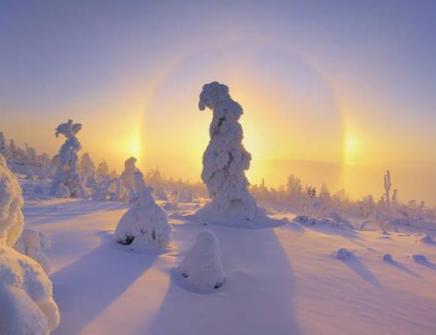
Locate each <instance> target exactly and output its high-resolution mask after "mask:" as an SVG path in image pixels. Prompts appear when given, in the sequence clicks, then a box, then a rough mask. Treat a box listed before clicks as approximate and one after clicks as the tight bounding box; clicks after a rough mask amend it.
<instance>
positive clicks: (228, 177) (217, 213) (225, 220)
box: [197, 82, 267, 226]
mask: <svg viewBox="0 0 436 335" xmlns="http://www.w3.org/2000/svg"><path fill="white" fill-rule="evenodd" d="M206 107H207V108H209V109H211V110H212V112H213V118H212V123H211V125H210V129H209V134H210V142H209V145H208V147H207V149H206V151H205V153H204V155H203V171H202V174H201V178H202V180H203V182H204V183H205V184H206V186H207V189H208V191H209V195H210V197H211V201H210V202H209V203H208V204H206V205H205V206H204V207H203V208H201V209H200V210H199V211H198V212H197V217H198V218H199V219H200V221H202V222H206V223H221V224H230V225H243V226H255V225H256V223H259V221H265V219H266V218H267V217H266V215H265V213H264V211H263V210H262V209H260V208H259V207H258V206H257V204H256V201H255V199H254V197H253V196H252V195H251V194H250V193H249V191H248V180H247V178H246V176H245V171H246V170H248V168H249V167H250V161H251V155H250V154H249V153H248V152H247V150H245V148H244V146H243V145H242V139H243V134H242V127H241V124H240V123H239V118H240V116H241V115H242V107H241V106H240V105H239V104H238V103H237V102H236V101H234V100H233V99H232V98H231V97H230V95H229V88H228V87H227V86H225V85H222V84H220V83H218V82H212V83H210V84H206V85H204V86H203V90H202V92H201V94H200V102H199V108H200V110H204V109H205V108H206Z"/></svg>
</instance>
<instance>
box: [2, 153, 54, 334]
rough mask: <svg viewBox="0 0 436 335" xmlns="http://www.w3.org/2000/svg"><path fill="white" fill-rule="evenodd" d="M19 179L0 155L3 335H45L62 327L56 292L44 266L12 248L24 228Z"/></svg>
mask: <svg viewBox="0 0 436 335" xmlns="http://www.w3.org/2000/svg"><path fill="white" fill-rule="evenodd" d="M22 205H23V198H22V195H21V189H20V186H19V184H18V181H17V178H16V177H15V176H14V175H13V174H12V172H11V171H10V170H9V169H8V167H7V165H6V161H5V159H4V157H3V156H2V155H1V154H0V334H7V335H9V334H11V335H12V334H14V335H26V334H35V335H46V334H48V333H49V332H50V331H51V330H53V329H55V328H56V327H57V326H58V324H59V310H58V307H57V305H56V303H55V302H54V300H53V292H52V291H53V289H52V284H51V282H50V279H49V278H48V277H47V275H46V273H45V272H44V270H43V268H42V267H41V265H40V264H39V263H38V262H36V261H34V260H33V259H31V258H29V257H28V256H26V255H23V254H21V253H19V252H18V251H17V250H15V249H13V248H12V246H13V245H14V244H15V242H16V241H17V239H18V238H19V237H20V235H21V232H22V226H23V222H24V221H23V214H22V212H21V207H22Z"/></svg>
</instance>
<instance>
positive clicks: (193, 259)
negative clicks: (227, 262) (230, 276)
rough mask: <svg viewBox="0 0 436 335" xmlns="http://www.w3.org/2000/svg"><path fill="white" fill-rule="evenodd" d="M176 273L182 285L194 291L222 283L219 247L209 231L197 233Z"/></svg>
mask: <svg viewBox="0 0 436 335" xmlns="http://www.w3.org/2000/svg"><path fill="white" fill-rule="evenodd" d="M176 273H177V276H178V277H179V279H180V281H181V282H182V283H183V285H184V286H186V288H188V289H190V290H194V291H200V292H207V291H212V290H214V289H218V288H220V287H221V286H222V285H223V284H224V271H223V264H222V260H221V252H220V247H219V244H218V240H217V238H216V236H215V235H214V234H213V233H212V232H211V231H209V230H206V231H202V232H200V233H199V234H198V236H197V239H196V241H195V243H194V245H193V246H192V248H191V249H190V250H189V251H188V253H187V254H186V257H185V259H184V260H183V262H182V263H181V264H180V265H179V267H178V268H177V269H176Z"/></svg>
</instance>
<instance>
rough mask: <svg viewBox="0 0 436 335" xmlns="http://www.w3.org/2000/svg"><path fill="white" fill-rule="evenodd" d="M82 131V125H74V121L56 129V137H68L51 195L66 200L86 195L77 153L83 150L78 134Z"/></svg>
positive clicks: (69, 121)
mask: <svg viewBox="0 0 436 335" xmlns="http://www.w3.org/2000/svg"><path fill="white" fill-rule="evenodd" d="M80 129H82V125H81V124H80V123H73V121H72V120H68V122H65V123H62V124H60V125H59V126H58V127H57V128H56V133H55V135H56V137H58V136H59V134H62V135H64V136H65V137H66V139H67V140H66V141H65V143H64V144H63V145H62V147H61V149H60V150H59V157H58V164H57V168H56V173H55V175H54V176H53V181H52V185H51V190H50V194H51V195H52V196H57V197H64V198H69V197H72V198H76V197H81V196H83V195H84V189H83V185H82V182H81V178H80V175H79V169H78V161H79V158H78V156H77V152H78V151H79V150H80V149H81V145H80V142H79V140H78V139H77V137H76V134H77V133H78V132H79V131H80Z"/></svg>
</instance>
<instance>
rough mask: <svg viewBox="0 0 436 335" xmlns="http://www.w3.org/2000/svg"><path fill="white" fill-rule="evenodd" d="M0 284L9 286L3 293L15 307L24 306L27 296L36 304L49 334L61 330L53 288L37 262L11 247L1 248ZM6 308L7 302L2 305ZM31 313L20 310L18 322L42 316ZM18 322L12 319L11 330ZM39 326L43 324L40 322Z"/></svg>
mask: <svg viewBox="0 0 436 335" xmlns="http://www.w3.org/2000/svg"><path fill="white" fill-rule="evenodd" d="M0 283H1V286H5V288H4V289H3V292H2V293H3V297H4V298H5V299H12V301H14V306H16V307H17V308H19V306H21V305H22V303H23V299H24V298H23V296H27V298H26V301H27V299H28V300H31V301H33V302H34V304H35V308H39V310H40V311H41V312H42V313H43V314H44V316H45V322H46V324H47V328H48V329H47V330H52V329H54V328H56V327H57V325H58V323H59V311H58V307H57V305H56V303H55V302H54V300H53V298H52V284H51V282H50V280H49V279H48V277H47V275H46V274H45V272H44V270H43V269H42V267H41V266H40V265H39V264H38V263H37V262H36V261H34V260H33V259H31V258H29V257H27V256H25V255H23V254H20V253H19V252H18V251H16V250H14V249H12V248H10V247H5V246H0ZM8 287H14V288H17V289H19V291H17V290H12V291H11V290H9V289H8ZM21 291H22V292H21ZM17 292H18V293H17ZM5 304H6V302H2V306H4V305H5ZM29 308H30V307H29ZM29 311H30V310H29V309H22V310H19V309H17V311H16V313H15V314H16V317H17V318H27V317H28V316H29V317H36V315H37V314H40V313H38V312H35V311H31V314H30V315H27V314H26V313H27V312H29ZM14 320H15V318H12V319H11V322H12V324H11V326H13V324H14V323H15V321H14ZM38 320H39V319H38ZM37 322H38V324H39V323H40V321H37ZM7 326H8V327H9V325H7ZM6 334H8V333H6ZM12 334H13V333H11V334H10V335H12ZM8 335H9V334H8Z"/></svg>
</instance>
